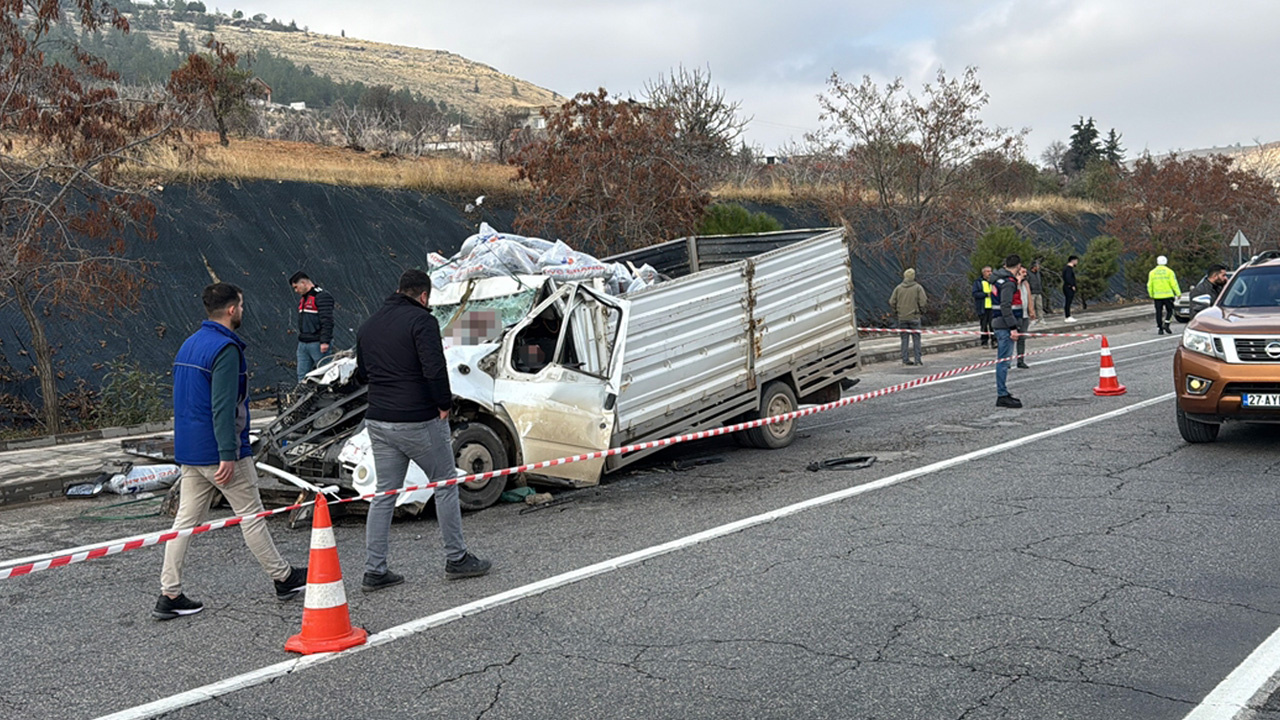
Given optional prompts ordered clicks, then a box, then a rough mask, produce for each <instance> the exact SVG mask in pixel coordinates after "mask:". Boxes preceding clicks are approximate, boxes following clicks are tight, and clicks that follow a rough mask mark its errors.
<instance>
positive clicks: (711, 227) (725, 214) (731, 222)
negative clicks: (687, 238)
mask: <svg viewBox="0 0 1280 720" xmlns="http://www.w3.org/2000/svg"><path fill="white" fill-rule="evenodd" d="M781 229H782V223H780V222H778V221H777V220H776V219H774V218H773V217H772V216H770V215H769V214H768V213H765V212H757V213H753V212H750V211H748V210H747V209H746V208H744V207H742V206H741V205H738V204H737V203H727V204H723V203H717V204H715V205H712V206H711V207H709V208H707V214H706V215H703V216H702V222H701V223H700V224H699V225H698V234H699V235H746V234H749V233H762V232H774V231H777V230H781Z"/></svg>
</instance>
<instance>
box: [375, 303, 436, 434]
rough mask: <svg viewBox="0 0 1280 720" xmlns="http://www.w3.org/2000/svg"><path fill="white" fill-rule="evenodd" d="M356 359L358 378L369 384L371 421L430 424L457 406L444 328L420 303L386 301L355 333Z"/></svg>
mask: <svg viewBox="0 0 1280 720" xmlns="http://www.w3.org/2000/svg"><path fill="white" fill-rule="evenodd" d="M356 360H357V362H358V363H359V367H358V368H357V370H356V377H357V378H359V379H360V380H361V381H362V382H366V383H368V384H369V410H368V412H366V413H365V417H366V418H368V419H369V420H381V421H383V422H425V421H427V420H434V419H436V418H438V417H440V411H441V410H449V409H450V408H451V407H452V406H453V393H452V392H451V391H450V389H449V369H448V365H447V363H446V361H445V358H444V346H443V345H442V344H441V342H440V323H438V322H436V318H435V316H434V315H432V314H431V312H430V311H429V310H427V309H426V308H424V307H422V306H421V305H419V304H418V303H417V301H416V300H413V299H411V298H409V297H406V296H404V295H401V294H399V293H396V294H395V295H392V296H391V297H389V298H387V300H386V302H384V303H383V304H382V307H381V308H379V309H378V311H377V312H375V313H374V314H373V315H372V316H371V317H370V318H369V319H368V320H365V321H364V324H363V325H361V326H360V330H359V331H358V332H357V333H356Z"/></svg>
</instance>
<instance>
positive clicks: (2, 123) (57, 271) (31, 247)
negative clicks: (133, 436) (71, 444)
mask: <svg viewBox="0 0 1280 720" xmlns="http://www.w3.org/2000/svg"><path fill="white" fill-rule="evenodd" d="M64 4H65V3H59V2H26V3H23V2H8V3H4V4H3V5H0V45H3V47H4V48H5V52H4V53H3V59H2V60H0V138H3V140H2V141H0V149H2V152H0V304H4V303H8V302H14V303H16V304H17V306H18V308H19V309H20V310H21V312H22V315H23V317H24V318H25V319H26V321H27V327H28V329H29V330H30V334H31V345H32V349H33V350H34V354H35V360H36V362H35V368H34V371H35V374H36V376H38V377H39V380H40V392H41V399H42V402H43V414H44V425H45V429H46V430H47V431H48V432H51V433H56V432H59V431H60V430H61V428H62V420H61V418H60V416H59V413H58V384H57V380H58V377H57V372H56V368H55V365H54V359H53V354H54V353H53V347H52V344H51V342H50V340H49V337H48V335H47V334H46V333H45V327H44V320H43V317H44V316H45V314H46V313H48V312H50V310H51V308H52V307H55V306H57V307H61V308H64V309H67V310H71V311H78V312H106V313H110V312H111V311H112V310H113V309H115V308H118V307H121V306H127V305H130V304H132V303H133V302H135V301H136V299H137V293H138V290H139V288H140V287H141V284H142V282H143V277H142V275H141V273H140V272H139V271H140V270H141V268H142V264H141V263H140V262H137V261H131V260H129V259H128V258H126V257H125V254H124V251H125V246H126V241H127V240H128V239H130V238H138V237H141V238H149V237H151V236H152V235H153V234H154V230H153V227H152V220H153V218H154V215H155V207H154V205H153V204H152V203H151V202H150V200H149V199H148V198H147V196H146V193H145V188H143V187H140V186H138V185H136V184H133V183H131V182H130V181H129V180H128V178H127V177H126V176H125V175H124V174H122V173H120V172H119V171H120V169H121V168H122V166H124V165H125V164H126V163H127V162H129V161H130V160H132V159H136V158H137V156H138V154H139V153H140V152H141V151H142V150H143V149H144V148H145V146H146V145H147V144H148V143H150V142H151V141H153V140H155V139H157V138H160V137H163V136H165V135H167V134H169V133H170V131H171V129H172V127H173V124H172V123H173V116H172V115H171V114H170V113H169V111H168V109H167V108H166V107H165V106H164V105H163V104H161V103H159V102H157V101H155V100H152V101H144V100H142V99H140V98H137V97H134V98H129V99H126V98H122V97H121V96H120V94H119V93H118V92H117V91H116V89H115V87H114V83H116V82H117V81H118V76H117V75H116V74H115V73H114V72H112V71H111V69H110V68H109V67H107V64H106V63H105V62H104V61H102V60H101V59H100V58H97V57H94V56H92V55H90V54H89V53H87V52H85V51H84V50H83V49H82V48H80V47H79V46H77V45H76V44H75V41H74V37H75V36H74V35H73V34H65V33H64V34H61V37H59V39H58V40H57V41H54V40H53V38H54V37H55V31H56V30H57V29H58V28H60V27H61V26H63V25H64V24H65V23H69V22H77V23H78V24H79V26H80V29H81V31H82V32H94V31H96V30H98V29H99V28H103V27H115V28H117V29H118V30H120V31H122V32H127V31H128V29H129V23H128V21H127V20H126V19H125V17H124V16H123V15H121V14H120V13H119V12H117V11H116V10H114V9H113V8H111V7H110V6H109V5H107V4H106V3H103V2H100V0H76V1H75V2H74V3H71V5H72V6H73V8H74V10H75V16H76V20H75V21H72V20H71V19H70V15H69V14H66V13H64V11H63V5H64ZM54 42H56V43H59V44H63V45H61V46H60V49H69V50H70V53H69V54H70V57H72V58H73V61H72V62H71V64H70V65H64V64H62V63H61V62H55V61H53V60H51V59H50V56H49V55H48V54H47V53H48V52H49V51H50V50H51V45H52V44H53V43H54ZM65 44H70V47H69V48H67V47H66V45H65Z"/></svg>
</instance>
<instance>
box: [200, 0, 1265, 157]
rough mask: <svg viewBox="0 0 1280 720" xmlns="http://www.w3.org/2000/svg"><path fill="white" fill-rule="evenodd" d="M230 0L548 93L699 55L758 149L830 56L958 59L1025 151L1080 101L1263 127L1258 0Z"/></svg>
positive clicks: (1158, 141) (1152, 140) (1117, 118)
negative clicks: (492, 71)
mask: <svg viewBox="0 0 1280 720" xmlns="http://www.w3.org/2000/svg"><path fill="white" fill-rule="evenodd" d="M230 1H231V2H234V3H243V4H242V5H241V4H236V5H234V7H236V8H238V9H241V10H244V11H245V12H246V14H248V15H253V14H255V13H258V12H265V13H267V14H268V15H272V16H277V17H279V18H280V19H281V20H284V21H286V22H287V21H288V20H290V19H294V20H296V21H297V23H298V25H299V26H302V25H307V26H309V27H310V29H311V30H313V31H318V32H327V33H332V34H335V35H336V34H338V32H339V31H340V30H345V31H346V32H347V35H349V36H353V37H360V38H364V39H369V40H378V41H382V42H390V43H396V44H403V45H412V46H416V47H423V48H433V49H443V50H448V51H451V52H456V53H458V54H461V55H463V56H466V57H468V58H470V59H472V60H476V61H479V62H483V63H485V64H488V65H492V66H493V67H495V68H497V69H498V70H500V71H502V72H506V73H510V74H512V75H516V76H519V77H522V78H524V79H526V80H529V81H531V82H534V83H536V84H538V85H541V86H543V87H546V88H549V89H551V90H554V91H556V92H559V93H560V94H562V95H573V94H574V93H577V92H579V91H583V90H594V89H595V88H597V87H605V88H607V89H608V90H609V91H610V92H611V93H613V94H623V95H626V94H634V95H636V96H639V94H640V91H641V90H642V89H643V87H644V84H645V81H646V80H648V79H651V78H655V77H657V76H658V75H659V74H662V73H669V72H670V69H671V68H672V67H674V66H677V65H681V64H683V65H684V66H685V67H702V68H709V69H710V72H711V76H712V79H713V81H715V82H716V83H717V84H718V85H720V86H721V87H722V88H724V90H725V91H726V94H727V95H728V97H729V98H731V99H738V100H741V101H742V107H743V110H744V112H745V113H746V114H747V115H750V116H752V117H753V118H754V119H753V120H752V122H751V125H750V126H749V129H748V140H749V141H750V142H752V143H754V144H758V145H760V146H762V147H764V148H765V149H766V150H772V149H774V148H776V147H778V146H779V145H780V144H783V143H786V142H787V141H788V140H790V139H792V138H796V139H798V138H800V137H801V136H802V135H803V134H804V133H805V132H806V131H808V130H812V129H814V128H815V127H816V125H817V116H818V105H817V102H816V100H815V96H816V95H817V94H818V93H819V92H821V91H822V90H823V88H824V83H825V81H826V79H827V78H828V77H829V76H830V75H831V73H832V71H835V72H837V73H839V74H840V75H841V76H842V77H844V78H845V79H849V80H857V79H859V78H860V77H861V76H863V75H870V76H871V77H872V78H874V79H876V80H877V81H881V82H883V81H885V80H889V79H892V78H894V77H899V76H900V77H902V78H904V80H906V82H907V85H908V87H912V88H919V87H920V86H921V85H922V84H923V83H924V82H926V81H928V80H930V79H932V78H933V77H934V76H935V75H936V73H937V71H938V69H939V68H942V69H945V70H946V71H947V72H948V73H949V74H953V75H958V74H960V73H961V72H963V70H964V68H965V67H966V66H970V65H972V66H976V67H977V68H978V70H979V77H980V79H981V81H982V83H983V86H984V87H985V89H986V90H987V92H988V93H989V94H990V96H991V102H990V105H989V106H988V107H987V110H986V112H985V113H984V119H985V120H986V121H987V122H988V123H990V124H995V125H1000V126H1005V127H1013V128H1023V127H1026V128H1030V130H1031V133H1030V135H1029V136H1028V155H1029V157H1031V158H1032V159H1035V158H1037V157H1038V156H1039V154H1040V152H1041V151H1042V150H1043V149H1044V147H1045V146H1046V145H1048V144H1049V143H1050V142H1052V141H1054V140H1065V139H1066V138H1067V136H1068V135H1069V134H1070V132H1071V124H1072V123H1074V122H1076V120H1077V118H1078V117H1079V116H1081V115H1085V116H1092V117H1094V118H1095V120H1096V122H1097V124H1098V126H1099V128H1101V130H1102V133H1103V134H1105V133H1106V131H1107V130H1108V129H1110V128H1113V127H1114V128H1115V129H1116V130H1117V131H1118V132H1120V133H1122V135H1123V140H1122V143H1123V145H1124V146H1125V148H1126V149H1127V150H1128V154H1129V156H1130V157H1132V156H1134V155H1137V154H1139V153H1141V152H1142V151H1143V150H1149V151H1150V152H1152V153H1153V154H1158V153H1163V152H1166V151H1169V150H1177V149H1195V148H1205V147H1212V146H1225V145H1234V144H1235V143H1242V144H1244V145H1249V144H1252V143H1254V142H1255V141H1262V142H1272V141H1276V140H1280V93H1278V92H1277V88H1276V84H1277V83H1276V77H1277V72H1280V42H1277V32H1276V31H1277V29H1280V2H1275V0H1214V1H1213V2H1209V1H1206V0H1183V1H1182V2H1170V1H1169V0H1037V1H1031V0H900V1H898V2H892V1H889V2H886V1H885V0H876V1H874V2H872V1H868V0H790V1H785V0H491V1H487V0H470V1H467V2H463V1H459V0H451V1H449V2H436V1H434V0H432V1H430V2H405V1H404V0H399V1H393V0H361V1H360V2H352V1H351V0H230ZM208 4H209V5H210V7H211V8H212V6H213V5H215V4H216V3H212V2H211V3H208ZM221 9H222V10H223V11H224V12H227V11H229V10H230V9H231V6H230V5H227V6H223V7H222V8H221Z"/></svg>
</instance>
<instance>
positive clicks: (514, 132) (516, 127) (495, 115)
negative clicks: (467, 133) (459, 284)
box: [472, 108, 533, 163]
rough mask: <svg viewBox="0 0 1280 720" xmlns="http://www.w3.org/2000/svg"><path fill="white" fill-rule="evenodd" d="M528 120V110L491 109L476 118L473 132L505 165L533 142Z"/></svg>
mask: <svg viewBox="0 0 1280 720" xmlns="http://www.w3.org/2000/svg"><path fill="white" fill-rule="evenodd" d="M528 119H529V113H528V111H526V110H517V109H513V108H508V109H502V110H496V109H492V108H490V109H488V110H485V111H484V112H482V113H480V115H479V116H478V117H477V118H476V120H475V123H474V126H473V128H472V131H473V132H474V133H475V136H476V137H477V138H478V139H480V140H483V141H484V142H486V143H489V144H490V145H491V146H492V148H493V155H494V157H495V158H496V159H497V161H498V162H500V163H505V162H507V161H508V160H510V159H511V156H512V155H514V154H515V153H517V152H519V151H520V149H521V148H523V147H524V146H525V145H528V144H529V142H530V141H532V140H533V133H532V132H531V131H530V130H529V129H528V128H526V127H525V124H526V121H527V120H528Z"/></svg>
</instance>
